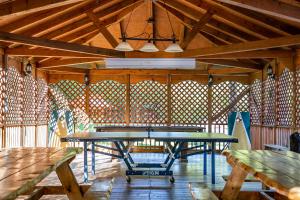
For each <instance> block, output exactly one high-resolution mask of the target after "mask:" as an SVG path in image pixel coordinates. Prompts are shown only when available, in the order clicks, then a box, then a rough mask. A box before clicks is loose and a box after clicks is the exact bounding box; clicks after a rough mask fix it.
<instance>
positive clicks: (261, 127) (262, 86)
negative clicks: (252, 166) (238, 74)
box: [259, 68, 264, 149]
mask: <svg viewBox="0 0 300 200" xmlns="http://www.w3.org/2000/svg"><path fill="white" fill-rule="evenodd" d="M260 92H261V102H260V113H261V114H260V126H259V137H260V138H259V139H260V149H263V145H262V129H263V122H264V68H263V69H262V72H261V91H260Z"/></svg>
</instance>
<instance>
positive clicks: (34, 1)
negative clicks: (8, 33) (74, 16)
mask: <svg viewBox="0 0 300 200" xmlns="http://www.w3.org/2000/svg"><path fill="white" fill-rule="evenodd" d="M80 1H83V0H55V1H53V0H42V1H41V0H26V1H24V0H14V1H8V2H7V3H2V4H1V6H0V18H3V17H7V16H12V15H23V14H27V13H32V12H37V11H41V10H46V9H50V8H55V7H59V6H63V5H67V4H71V3H76V2H80Z"/></svg>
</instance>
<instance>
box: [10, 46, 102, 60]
mask: <svg viewBox="0 0 300 200" xmlns="http://www.w3.org/2000/svg"><path fill="white" fill-rule="evenodd" d="M6 53H7V54H8V55H12V56H32V57H62V58H99V57H101V56H97V55H91V54H85V53H78V52H71V51H62V50H57V49H42V48H40V49H29V48H27V47H16V48H11V49H7V50H6Z"/></svg>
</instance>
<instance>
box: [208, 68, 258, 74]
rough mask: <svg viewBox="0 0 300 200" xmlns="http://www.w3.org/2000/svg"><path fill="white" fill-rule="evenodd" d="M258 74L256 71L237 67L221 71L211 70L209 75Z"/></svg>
mask: <svg viewBox="0 0 300 200" xmlns="http://www.w3.org/2000/svg"><path fill="white" fill-rule="evenodd" d="M252 72H257V70H255V69H245V68H237V67H225V68H221V69H209V70H208V73H209V74H245V73H252Z"/></svg>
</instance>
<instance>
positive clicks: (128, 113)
mask: <svg viewBox="0 0 300 200" xmlns="http://www.w3.org/2000/svg"><path fill="white" fill-rule="evenodd" d="M125 106H126V108H125V123H126V126H129V124H130V74H127V75H126V105H125Z"/></svg>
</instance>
